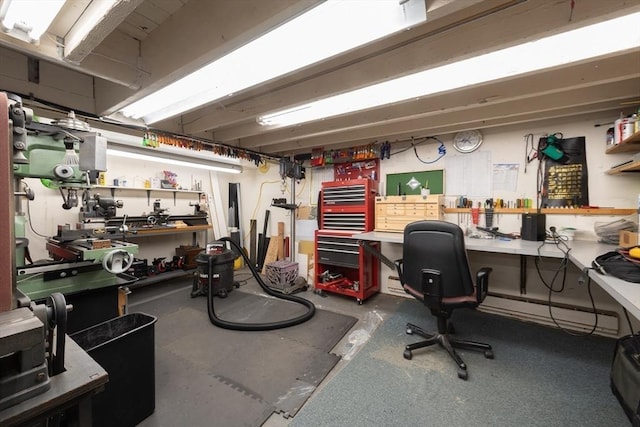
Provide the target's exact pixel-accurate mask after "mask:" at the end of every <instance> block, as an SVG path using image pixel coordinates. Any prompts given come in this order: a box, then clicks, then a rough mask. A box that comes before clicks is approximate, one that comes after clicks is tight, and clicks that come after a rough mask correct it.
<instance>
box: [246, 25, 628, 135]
mask: <svg viewBox="0 0 640 427" xmlns="http://www.w3.org/2000/svg"><path fill="white" fill-rule="evenodd" d="M638 28H640V13H634V14H632V15H627V16H624V17H621V18H616V19H612V20H610V21H605V22H601V23H598V24H594V25H589V26H586V27H583V28H579V29H576V30H571V31H568V32H565V33H561V34H557V35H554V36H550V37H545V38H542V39H539V40H536V41H533V42H529V43H524V44H521V45H518V46H514V47H510V48H506V49H502V50H498V51H495V52H491V53H487V54H484V55H480V56H476V57H474V58H469V59H465V60H462V61H459V62H455V63H452V64H448V65H443V66H441V67H436V68H433V69H430V70H426V71H422V72H419V73H415V74H411V75H408V76H405V77H400V78H398V79H394V80H389V81H386V82H383V83H378V84H374V85H371V86H367V87H364V88H361V89H357V90H354V91H351V92H346V93H343V94H340V95H335V96H331V97H328V98H324V99H320V100H318V101H314V102H310V103H307V104H303V105H298V106H295V107H292V108H288V109H284V110H281V111H277V112H273V113H269V114H265V115H262V116H259V117H258V118H257V121H258V123H259V124H261V125H265V126H289V125H294V124H299V123H305V122H310V121H314V120H319V119H324V118H328V117H334V116H338V115H342V114H348V113H352V112H356V111H362V110H365V109H369V108H375V107H379V106H382V105H387V104H392V103H395V102H402V101H407V100H410V99H416V98H420V97H422V96H427V95H433V94H436V93H442V92H445V91H449V90H454V89H458V88H461V87H465V86H470V85H476V84H480V83H486V82H490V81H494V80H498V79H503V78H509V77H514V76H517V75H522V74H525V73H530V72H534V71H540V70H543V69H547V68H551V67H556V66H559V65H563V64H569V63H573V62H578V61H582V60H585V59H588V58H594V57H598V56H602V55H607V54H612V53H615V52H621V51H624V50H628V49H637V48H638V47H640V31H638Z"/></svg>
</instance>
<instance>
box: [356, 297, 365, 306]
mask: <svg viewBox="0 0 640 427" xmlns="http://www.w3.org/2000/svg"><path fill="white" fill-rule="evenodd" d="M356 301H357V303H358V305H362V303H363V302H364V301H362V300H361V299H360V298H358V299H357V300H356Z"/></svg>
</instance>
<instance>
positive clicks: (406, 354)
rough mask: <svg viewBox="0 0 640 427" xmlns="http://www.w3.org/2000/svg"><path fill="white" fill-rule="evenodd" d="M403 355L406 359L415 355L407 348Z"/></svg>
mask: <svg viewBox="0 0 640 427" xmlns="http://www.w3.org/2000/svg"><path fill="white" fill-rule="evenodd" d="M402 355H403V356H404V358H405V359H407V360H411V357H412V356H413V355H412V354H411V350H405V351H404V353H402Z"/></svg>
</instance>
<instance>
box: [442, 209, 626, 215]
mask: <svg viewBox="0 0 640 427" xmlns="http://www.w3.org/2000/svg"><path fill="white" fill-rule="evenodd" d="M444 212H445V213H471V209H469V208H444ZM480 212H484V209H482V208H481V209H480ZM493 212H494V213H495V214H523V213H529V212H535V209H525V208H495V209H494V210H493ZM540 212H541V213H543V214H549V215H632V214H635V213H637V212H638V210H637V209H633V208H630V209H626V208H544V209H541V211H540Z"/></svg>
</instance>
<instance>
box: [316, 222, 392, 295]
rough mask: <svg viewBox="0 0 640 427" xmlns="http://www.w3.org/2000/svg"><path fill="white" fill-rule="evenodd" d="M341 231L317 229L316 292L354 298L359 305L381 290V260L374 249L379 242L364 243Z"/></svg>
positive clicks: (377, 247)
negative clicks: (369, 248)
mask: <svg viewBox="0 0 640 427" xmlns="http://www.w3.org/2000/svg"><path fill="white" fill-rule="evenodd" d="M353 234H355V233H351V232H348V231H341V230H316V232H315V249H316V250H315V277H314V287H315V289H316V291H317V292H323V291H327V292H331V293H337V294H342V295H346V296H349V297H352V298H355V299H356V301H357V302H358V304H362V303H363V301H364V300H365V299H367V298H369V297H370V296H372V295H374V294H376V293H377V292H378V291H379V290H380V260H379V259H378V258H377V257H376V256H375V255H374V251H368V250H366V249H365V248H364V247H363V245H365V244H366V245H370V246H371V247H372V248H373V249H374V250H379V249H380V242H364V243H361V242H360V241H359V240H358V239H354V238H353Z"/></svg>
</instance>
